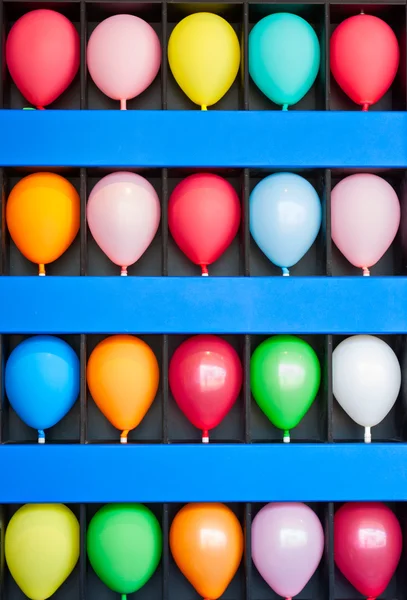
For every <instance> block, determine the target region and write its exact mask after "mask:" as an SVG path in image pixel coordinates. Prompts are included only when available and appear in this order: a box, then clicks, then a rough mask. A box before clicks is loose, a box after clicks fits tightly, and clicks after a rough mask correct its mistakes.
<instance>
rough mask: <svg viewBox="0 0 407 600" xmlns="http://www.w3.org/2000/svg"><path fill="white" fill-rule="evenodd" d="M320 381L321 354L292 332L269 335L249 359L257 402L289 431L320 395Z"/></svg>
mask: <svg viewBox="0 0 407 600" xmlns="http://www.w3.org/2000/svg"><path fill="white" fill-rule="evenodd" d="M320 381H321V368H320V365H319V361H318V357H317V355H316V354H315V352H314V350H313V349H312V348H311V346H310V345H309V344H307V342H304V340H301V339H300V338H297V337H295V336H293V335H276V336H274V337H271V338H268V339H267V340H265V341H264V342H263V343H262V344H260V346H258V347H257V348H256V350H255V351H254V353H253V355H252V358H251V361H250V384H251V389H252V394H253V396H254V399H255V400H256V402H257V404H258V405H259V407H260V408H261V410H262V411H263V412H264V414H265V415H266V416H267V417H268V418H269V419H270V421H271V422H272V423H273V425H275V426H276V427H278V428H279V429H283V430H284V441H290V434H289V430H290V429H293V428H294V427H296V426H297V425H298V423H299V422H300V421H301V419H302V418H303V416H304V415H305V413H306V412H307V411H308V409H309V408H310V406H311V404H312V403H313V401H314V400H315V396H316V395H317V392H318V389H319V384H320Z"/></svg>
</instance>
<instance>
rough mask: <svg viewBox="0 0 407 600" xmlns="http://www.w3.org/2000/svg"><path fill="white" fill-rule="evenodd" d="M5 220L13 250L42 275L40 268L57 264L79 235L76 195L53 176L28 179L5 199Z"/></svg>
mask: <svg viewBox="0 0 407 600" xmlns="http://www.w3.org/2000/svg"><path fill="white" fill-rule="evenodd" d="M6 220H7V227H8V229H9V232H10V235H11V238H12V240H13V242H14V243H15V245H16V246H17V248H18V249H19V250H20V252H21V253H22V254H24V256H25V257H26V258H28V260H31V261H32V262H34V263H37V264H38V265H39V274H40V275H45V267H44V265H46V264H48V263H51V262H54V260H57V258H59V257H60V256H61V254H63V253H64V252H65V251H66V250H67V249H68V248H69V246H70V245H71V244H72V242H73V241H74V239H75V237H76V234H77V233H78V231H79V222H80V199H79V194H78V192H77V191H76V190H75V188H74V187H73V185H72V184H71V183H69V181H68V180H67V179H65V178H64V177H61V176H60V175H56V174H55V173H34V174H33V175H28V176H27V177H24V178H23V179H21V181H19V182H18V183H17V185H15V186H14V188H13V189H12V191H11V194H10V195H9V197H8V201H7V207H6Z"/></svg>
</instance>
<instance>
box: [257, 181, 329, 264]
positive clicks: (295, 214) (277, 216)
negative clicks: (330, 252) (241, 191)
mask: <svg viewBox="0 0 407 600" xmlns="http://www.w3.org/2000/svg"><path fill="white" fill-rule="evenodd" d="M321 219H322V209H321V201H320V199H319V197H318V194H317V192H316V191H315V188H314V187H313V186H312V185H311V184H310V183H309V181H307V180H306V179H304V177H300V175H295V174H294V173H276V174H275V175H269V177H266V178H265V179H263V180H262V181H260V183H258V184H257V185H256V187H255V188H254V190H253V191H252V193H251V194H250V232H251V234H252V236H253V238H254V240H255V242H256V244H257V245H258V246H259V248H260V249H261V250H262V251H263V252H264V254H265V255H266V256H267V258H268V259H269V260H271V262H272V263H274V264H275V265H277V266H278V267H281V268H282V270H283V275H288V274H289V272H288V267H292V266H293V265H295V264H296V263H297V262H298V261H299V260H300V259H301V258H302V257H303V256H304V254H305V253H306V252H307V251H308V250H309V249H310V248H311V246H312V244H313V243H314V241H315V238H316V237H317V235H318V232H319V230H320V227H321Z"/></svg>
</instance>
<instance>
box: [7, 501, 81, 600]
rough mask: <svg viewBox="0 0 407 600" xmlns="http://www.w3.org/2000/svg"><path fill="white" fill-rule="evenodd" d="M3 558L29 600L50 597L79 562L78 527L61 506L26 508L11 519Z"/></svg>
mask: <svg viewBox="0 0 407 600" xmlns="http://www.w3.org/2000/svg"><path fill="white" fill-rule="evenodd" d="M5 556H6V561H7V566H8V568H9V570H10V573H11V575H12V576H13V579H14V580H15V582H16V583H17V585H18V586H19V587H20V589H21V590H22V592H23V593H24V594H25V596H27V598H30V599H31V600H46V599H47V598H49V597H50V596H52V595H53V594H54V593H55V592H56V591H57V589H58V588H59V587H60V586H61V585H62V584H63V583H64V581H65V580H66V579H67V578H68V577H69V575H70V574H71V572H72V571H73V569H74V567H75V565H76V563H77V562H78V558H79V523H78V519H77V518H76V517H75V515H74V514H73V512H72V511H71V510H70V509H69V508H68V507H67V506H65V505H64V504H26V505H25V506H22V507H21V508H19V509H18V510H17V512H16V513H14V515H13V516H12V518H11V520H10V522H9V524H8V527H7V530H6V536H5Z"/></svg>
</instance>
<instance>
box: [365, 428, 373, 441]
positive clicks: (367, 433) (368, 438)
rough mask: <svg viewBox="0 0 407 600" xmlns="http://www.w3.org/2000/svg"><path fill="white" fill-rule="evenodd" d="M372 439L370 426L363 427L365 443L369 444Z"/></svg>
mask: <svg viewBox="0 0 407 600" xmlns="http://www.w3.org/2000/svg"><path fill="white" fill-rule="evenodd" d="M371 441H372V431H371V429H370V427H365V444H370V442H371Z"/></svg>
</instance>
